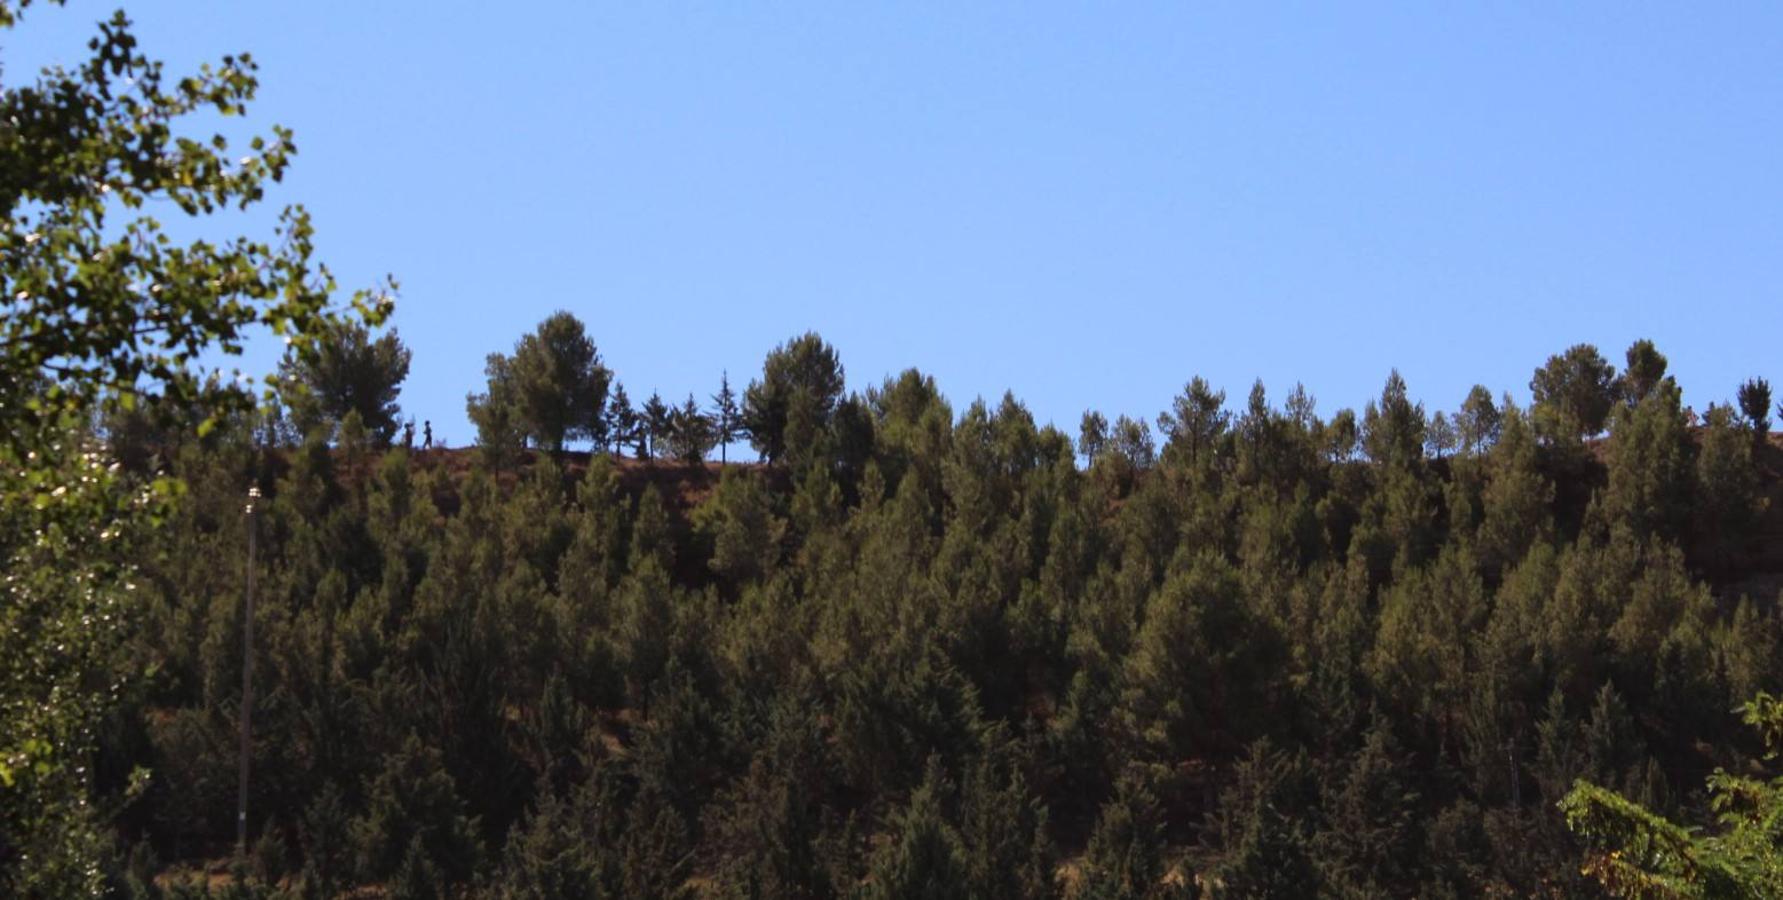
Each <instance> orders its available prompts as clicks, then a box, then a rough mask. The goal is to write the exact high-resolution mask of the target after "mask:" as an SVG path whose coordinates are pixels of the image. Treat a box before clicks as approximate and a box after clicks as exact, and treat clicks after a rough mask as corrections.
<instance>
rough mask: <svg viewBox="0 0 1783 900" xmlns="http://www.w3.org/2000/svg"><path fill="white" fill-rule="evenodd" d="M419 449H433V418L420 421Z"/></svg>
mask: <svg viewBox="0 0 1783 900" xmlns="http://www.w3.org/2000/svg"><path fill="white" fill-rule="evenodd" d="M421 449H423V450H432V449H433V420H431V419H429V420H427V421H425V422H422V423H421Z"/></svg>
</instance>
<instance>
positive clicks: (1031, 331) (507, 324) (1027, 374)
mask: <svg viewBox="0 0 1783 900" xmlns="http://www.w3.org/2000/svg"><path fill="white" fill-rule="evenodd" d="M113 5H115V4H106V3H101V4H94V3H90V2H83V0H74V2H72V3H71V4H70V5H69V7H68V8H66V9H55V8H33V10H32V12H31V14H30V16H29V18H28V19H27V21H26V22H25V24H24V25H23V26H21V28H20V29H19V30H17V31H15V32H13V33H10V34H0V42H3V44H4V46H3V47H0V62H3V63H4V65H5V73H4V76H5V78H6V79H7V80H8V81H16V80H18V79H20V78H22V77H23V76H25V75H26V74H27V73H29V72H31V71H34V70H35V68H36V67H37V66H38V65H41V64H42V63H44V62H48V61H54V60H63V61H72V60H75V59H78V58H79V55H80V53H81V52H82V51H81V44H82V42H83V41H84V39H85V37H86V36H88V35H89V34H90V33H91V32H92V27H91V22H92V21H93V20H96V19H98V18H101V17H102V16H103V15H105V14H107V13H108V12H109V10H110V9H111V8H112V6H113ZM1463 7H1466V8H1463ZM128 9H129V10H130V12H131V14H132V16H133V17H134V18H135V19H136V20H137V23H138V26H139V27H138V31H139V34H140V36H141V38H142V41H143V46H144V48H145V49H146V50H147V51H148V52H149V53H150V54H151V55H154V56H158V57H160V58H163V59H166V60H168V62H169V71H170V72H173V73H178V72H183V71H185V70H187V69H189V68H191V67H192V66H194V65H196V64H197V63H198V62H200V61H203V60H208V59H215V58H216V57H218V56H221V55H222V54H224V53H228V52H233V51H240V50H248V51H250V52H251V53H252V54H253V55H254V56H255V57H256V58H258V59H259V61H260V62H261V66H262V72H261V76H262V84H263V89H262V93H261V97H260V100H259V102H258V104H257V106H256V108H255V114H254V116H253V117H252V123H253V124H256V125H261V126H264V125H266V124H270V123H273V122H277V123H280V124H283V125H286V126H288V127H291V128H293V129H294V130H295V131H296V135H297V142H298V146H299V148H300V154H299V156H298V158H297V161H296V165H295V168H294V169H293V171H292V172H291V175H290V177H289V178H288V179H287V182H286V184H285V186H283V187H282V188H281V189H280V190H279V191H278V192H277V194H276V196H275V199H276V200H277V201H279V202H287V201H302V202H304V203H306V204H307V205H308V206H309V207H310V209H311V210H312V212H313V213H314V214H315V216H316V220H317V225H318V227H319V229H320V247H321V251H322V253H321V255H322V256H323V258H325V259H326V260H328V261H329V262H330V263H331V264H332V265H333V267H334V268H335V270H336V271H337V273H338V274H339V275H340V276H341V280H342V282H343V284H346V285H364V284H369V283H371V282H372V281H373V280H374V279H376V278H377V277H378V276H379V275H381V274H383V273H385V272H391V273H394V274H396V275H397V277H398V278H399V279H400V280H401V282H402V285H403V292H402V297H401V305H400V307H399V311H398V313H397V315H396V317H395V325H396V326H397V327H398V328H399V329H400V331H401V333H402V336H403V338H404V340H405V341H407V342H408V344H409V345H410V346H411V347H412V348H413V350H414V367H413V370H412V372H411V375H410V380H409V383H408V385H407V387H406V388H405V390H404V393H403V405H404V407H405V408H406V409H408V410H410V411H412V412H413V413H414V414H415V415H417V416H418V417H425V418H431V419H433V421H434V423H435V426H436V428H437V429H438V430H439V431H440V432H441V433H442V434H443V435H444V436H445V437H446V438H447V439H449V440H450V441H451V442H452V443H454V444H464V443H468V442H469V439H470V437H471V433H470V429H469V427H468V426H467V425H466V424H465V420H464V413H463V405H464V404H463V399H464V395H465V393H466V392H467V391H470V390H474V389H477V388H478V387H479V386H480V384H481V380H482V360H483V357H484V355H485V354H486V353H488V352H490V351H493V350H506V349H509V348H510V347H511V345H512V343H513V341H514V340H515V339H516V338H517V337H518V336H519V335H520V334H521V333H522V332H524V331H525V330H527V329H528V328H530V327H531V326H532V325H534V324H535V323H536V322H537V321H538V320H539V319H541V318H542V317H544V316H545V315H546V314H548V313H549V312H551V311H552V310H554V309H557V308H560V307H561V308H565V309H569V310H571V311H573V312H575V313H576V314H578V315H579V316H581V317H582V318H583V320H584V321H586V322H587V323H588V326H589V328H590V330H591V331H592V333H593V335H594V336H595V339H596V342H597V344H598V345H599V347H600V350H601V352H602V354H603V356H604V357H605V359H606V361H607V362H608V364H609V365H610V366H612V367H613V368H614V369H615V370H616V371H617V372H618V374H619V376H620V378H621V379H622V380H623V381H624V382H625V383H626V385H627V387H628V389H629V391H630V393H631V394H632V395H633V396H634V397H638V398H641V397H642V396H645V395H647V394H648V393H649V392H650V390H651V389H652V388H655V389H659V390H660V391H661V392H662V394H663V395H664V397H665V398H667V399H670V400H675V399H679V398H683V397H685V396H686V394H687V392H688V391H689V390H693V391H696V392H698V393H699V395H700V396H702V397H704V396H705V395H706V394H708V393H710V392H711V391H712V390H713V389H714V388H715V387H716V385H717V381H718V375H719V371H720V370H721V369H726V368H728V369H729V370H730V372H731V375H732V378H733V380H734V381H736V382H738V383H741V382H745V381H747V380H748V378H749V377H750V376H751V375H752V374H754V373H756V372H758V371H759V367H760V363H761V359H762V357H763V355H764V354H765V353H766V352H767V351H768V350H769V349H770V348H771V347H773V346H774V345H775V344H776V343H778V342H780V341H781V340H783V339H785V338H786V337H788V336H790V335H793V334H796V333H799V332H802V331H804V330H806V329H816V330H817V331H819V332H820V333H822V334H823V335H824V337H825V338H827V339H829V340H830V341H831V343H833V344H835V345H836V346H837V348H838V349H839V350H840V351H841V354H842V358H843V361H844V363H845V365H846V366H847V369H848V375H849V384H850V386H851V387H853V388H856V389H858V388H863V387H865V386H866V385H867V384H869V383H873V382H877V381H878V380H879V379H880V378H881V377H883V376H885V375H886V374H888V373H893V372H896V371H898V370H901V369H903V368H905V367H907V366H912V365H914V366H918V367H920V368H922V369H923V370H924V371H927V372H929V373H931V374H933V375H935V376H936V377H937V379H938V380H939V382H940V384H941V387H942V389H943V390H944V391H945V392H946V393H947V394H948V395H949V396H950V397H951V398H952V399H953V401H954V405H955V407H956V409H963V408H964V406H965V405H966V403H968V402H970V401H971V399H972V398H973V397H974V396H977V395H983V396H985V397H987V398H991V399H994V398H995V397H997V396H999V395H1000V394H1001V393H1002V391H1003V390H1004V389H1005V388H1013V389H1014V390H1015V392H1016V394H1017V396H1018V397H1020V398H1021V399H1022V400H1024V401H1025V402H1026V403H1027V404H1028V405H1029V407H1030V408H1031V409H1032V410H1033V411H1034V413H1035V415H1036V417H1037V418H1039V419H1040V420H1041V421H1042V422H1044V421H1047V420H1051V421H1053V422H1055V423H1057V424H1059V425H1061V426H1063V427H1065V428H1066V429H1067V430H1068V431H1069V432H1071V433H1073V434H1074V433H1075V430H1076V423H1077V418H1078V416H1079V414H1080V413H1081V412H1082V411H1083V410H1084V409H1085V408H1086V407H1096V408H1100V409H1103V410H1105V411H1107V412H1108V413H1109V414H1110V416H1111V417H1112V415H1113V414H1115V413H1119V412H1126V413H1131V414H1143V415H1144V416H1145V417H1146V418H1148V419H1149V418H1151V417H1152V416H1153V415H1155V413H1156V412H1157V411H1158V410H1160V409H1162V408H1164V407H1165V406H1166V405H1167V404H1168V402H1169V399H1170V397H1171V396H1172V395H1173V394H1175V393H1176V391H1178V390H1179V389H1180V388H1181V386H1182V384H1183V382H1185V381H1187V380H1188V379H1189V377H1190V376H1192V375H1195V374H1200V375H1203V376H1206V377H1207V378H1208V379H1209V380H1211V381H1212V382H1214V383H1215V384H1217V385H1221V386H1224V387H1225V388H1226V389H1227V391H1228V393H1229V395H1230V396H1231V398H1232V400H1233V402H1242V400H1243V397H1244V395H1245V393H1246V391H1247V390H1248V388H1249V385H1250V383H1251V381H1252V379H1254V378H1257V377H1261V378H1263V379H1264V381H1265V383H1266V384H1267V385H1268V386H1269V388H1270V393H1271V397H1272V399H1276V400H1279V399H1280V398H1281V397H1282V395H1283V394H1284V393H1285V391H1286V390H1287V389H1288V388H1289V387H1291V386H1292V385H1293V383H1294V382H1295V381H1296V380H1299V381H1304V382H1305V383H1306V384H1307V385H1308V387H1309V388H1310V389H1311V390H1312V391H1313V393H1314V394H1316V395H1317V396H1318V398H1319V401H1320V404H1319V405H1320V410H1321V412H1323V413H1326V414H1329V413H1330V412H1332V411H1333V410H1335V409H1337V408H1340V407H1343V406H1358V407H1359V406H1360V405H1361V404H1362V403H1363V402H1365V401H1366V400H1367V399H1368V397H1369V396H1371V395H1372V394H1375V393H1377V392H1378V390H1379V387H1380V385H1381V382H1382V381H1383V379H1384V378H1385V376H1386V374H1387V371H1388V369H1389V368H1390V367H1394V366H1397V367H1398V368H1399V369H1400V371H1401V372H1402V373H1404V375H1405V377H1406V379H1407V380H1408V382H1409V383H1410V385H1411V390H1412V393H1413V394H1414V395H1415V396H1417V397H1419V398H1421V399H1423V400H1424V401H1425V402H1426V403H1428V404H1431V405H1432V406H1433V407H1440V408H1448V409H1452V408H1453V407H1455V406H1456V405H1458V403H1459V401H1460V399H1461V398H1462V396H1463V395H1464V394H1465V392H1466V390H1467V388H1468V387H1469V386H1470V385H1472V384H1473V383H1475V382H1476V381H1477V382H1483V383H1485V384H1486V385H1488V386H1489V387H1491V388H1492V389H1493V390H1494V391H1495V392H1496V391H1503V390H1511V391H1512V392H1513V393H1515V394H1516V395H1517V396H1519V397H1526V396H1527V383H1528V380H1529V375H1530V372H1531V370H1532V369H1534V368H1535V367H1536V366H1537V365H1539V364H1540V363H1541V362H1542V361H1543V360H1544V359H1545V358H1546V357H1547V356H1548V355H1549V354H1550V353H1554V352H1557V351H1559V350H1561V349H1563V348H1565V347H1566V346H1568V345H1570V344H1572V343H1575V342H1579V341H1590V342H1593V343H1596V344H1597V345H1598V346H1599V347H1601V348H1602V349H1603V350H1604V352H1605V354H1606V355H1607V356H1609V357H1610V358H1611V359H1612V361H1614V362H1616V363H1617V364H1618V366H1619V365H1620V363H1621V361H1622V360H1621V356H1622V350H1623V349H1624V348H1625V347H1626V346H1627V344H1628V343H1629V342H1630V341H1631V340H1632V339H1634V338H1637V337H1642V336H1648V337H1652V338H1653V339H1654V340H1656V341H1657V342H1658V344H1659V346H1660V349H1661V350H1662V351H1663V352H1665V353H1666V354H1667V355H1668V356H1669V357H1670V358H1671V360H1672V370H1673V372H1674V373H1676V374H1677V375H1678V377H1679V380H1680V382H1681V383H1682V384H1683V385H1684V388H1685V396H1686V402H1688V403H1692V404H1694V405H1696V406H1697V407H1698V408H1701V407H1702V406H1704V405H1706V404H1707V403H1708V402H1709V401H1710V400H1726V399H1729V398H1731V397H1732V395H1733V391H1734V388H1735V386H1736V384H1737V383H1738V382H1739V381H1740V380H1742V379H1743V378H1745V377H1748V376H1750V375H1754V374H1762V375H1766V376H1769V377H1771V378H1772V379H1773V380H1783V353H1779V349H1778V348H1779V339H1780V337H1783V297H1780V296H1779V293H1780V290H1783V7H1778V6H1776V5H1774V4H1772V5H1761V4H1675V3H1674V4H1637V3H1600V4H1554V3H1528V4H1511V3H1495V4H1429V3H1416V4H1413V3H1408V4H1404V5H1396V6H1375V5H1362V4H1256V3H1237V4H1220V5H1213V4H1199V3H1197V4H1189V3H1169V4H1155V5H1141V4H1125V3H1122V4H1089V3H1074V4H1031V3H1020V4H1017V3H1001V4H962V3H944V4H943V3H935V4H918V3H886V4H872V5H869V4H839V3H821V4H818V3H813V4H794V3H772V4H745V3H673V2H663V3H654V2H653V3H630V4H623V5H613V6H607V5H601V6H598V7H597V6H596V5H595V4H589V3H554V4H545V3H537V4H512V5H501V4H490V3H479V4H460V3H426V4H422V3H394V2H357V3H334V2H304V3H279V4H264V3H178V4H175V3H140V2H139V3H131V4H129V5H128ZM275 357H276V349H275V348H273V347H270V346H261V347H258V348H256V349H255V351H254V352H253V353H251V354H250V357H249V360H248V365H249V366H251V367H256V368H261V369H264V368H266V367H267V366H270V364H271V361H272V360H273V359H274V358H275Z"/></svg>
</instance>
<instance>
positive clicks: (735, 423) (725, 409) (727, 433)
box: [712, 371, 749, 464]
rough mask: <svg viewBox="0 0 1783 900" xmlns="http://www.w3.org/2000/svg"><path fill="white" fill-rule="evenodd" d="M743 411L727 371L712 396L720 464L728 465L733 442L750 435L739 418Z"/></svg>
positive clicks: (713, 420) (720, 378)
mask: <svg viewBox="0 0 1783 900" xmlns="http://www.w3.org/2000/svg"><path fill="white" fill-rule="evenodd" d="M740 412H741V410H739V409H738V407H737V395H736V394H735V393H734V392H732V391H731V374H730V372H728V371H726V372H724V373H722V374H721V375H720V376H719V380H718V393H716V394H713V395H712V422H713V424H714V425H715V426H716V427H717V435H716V437H717V439H718V462H719V463H720V464H725V463H728V462H729V461H730V460H729V457H728V453H729V451H730V445H731V442H732V441H734V440H736V439H738V438H740V437H741V438H747V437H748V436H749V435H748V434H747V433H745V432H744V431H742V430H741V422H740V421H739V420H738V416H739V414H740Z"/></svg>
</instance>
